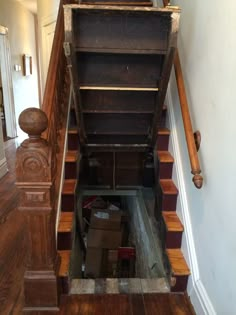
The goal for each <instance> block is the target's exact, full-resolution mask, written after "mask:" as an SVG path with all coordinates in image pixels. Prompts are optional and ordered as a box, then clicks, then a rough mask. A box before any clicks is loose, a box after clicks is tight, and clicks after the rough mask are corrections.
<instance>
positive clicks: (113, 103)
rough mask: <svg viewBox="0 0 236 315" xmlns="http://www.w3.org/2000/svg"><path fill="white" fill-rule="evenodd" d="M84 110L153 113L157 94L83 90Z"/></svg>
mask: <svg viewBox="0 0 236 315" xmlns="http://www.w3.org/2000/svg"><path fill="white" fill-rule="evenodd" d="M80 93H81V100H82V104H83V109H84V110H91V111H92V110H96V111H144V112H145V111H146V112H148V111H149V112H153V111H154V107H155V101H156V97H157V92H144V91H140V92H139V91H94V90H81V91H80Z"/></svg>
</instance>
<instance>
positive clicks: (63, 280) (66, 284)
mask: <svg viewBox="0 0 236 315" xmlns="http://www.w3.org/2000/svg"><path fill="white" fill-rule="evenodd" d="M59 286H60V291H61V294H69V291H70V281H69V277H68V276H67V277H59Z"/></svg>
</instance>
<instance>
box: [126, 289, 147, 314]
mask: <svg viewBox="0 0 236 315" xmlns="http://www.w3.org/2000/svg"><path fill="white" fill-rule="evenodd" d="M129 299H130V304H131V310H132V312H131V314H132V315H148V314H147V313H146V311H145V306H144V297H143V295H141V294H132V295H130V297H129Z"/></svg>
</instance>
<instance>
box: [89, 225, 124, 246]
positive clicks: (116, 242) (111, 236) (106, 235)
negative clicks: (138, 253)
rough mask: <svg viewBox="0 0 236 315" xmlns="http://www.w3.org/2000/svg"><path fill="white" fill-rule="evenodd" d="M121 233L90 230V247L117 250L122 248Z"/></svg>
mask: <svg viewBox="0 0 236 315" xmlns="http://www.w3.org/2000/svg"><path fill="white" fill-rule="evenodd" d="M121 239H122V233H121V231H112V230H99V229H92V228H90V229H89V232H88V239H87V244H88V247H95V248H106V249H117V248H118V247H119V246H121Z"/></svg>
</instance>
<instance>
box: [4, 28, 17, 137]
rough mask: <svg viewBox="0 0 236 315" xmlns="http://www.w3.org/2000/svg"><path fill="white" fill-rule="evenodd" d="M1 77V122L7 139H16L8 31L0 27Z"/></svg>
mask: <svg viewBox="0 0 236 315" xmlns="http://www.w3.org/2000/svg"><path fill="white" fill-rule="evenodd" d="M0 75H1V81H0V83H1V92H2V93H1V94H2V95H1V96H2V97H1V120H2V124H3V129H4V130H3V133H4V137H5V138H6V139H8V138H15V137H16V136H17V132H16V117H15V105H14V96H13V83H12V74H11V54H10V45H9V40H8V29H7V28H6V27H4V26H1V25H0Z"/></svg>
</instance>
